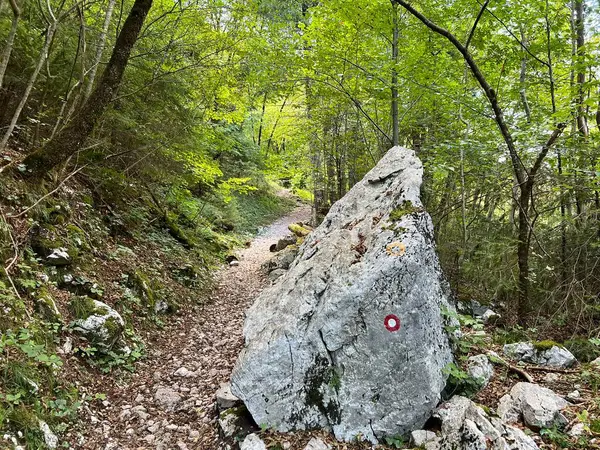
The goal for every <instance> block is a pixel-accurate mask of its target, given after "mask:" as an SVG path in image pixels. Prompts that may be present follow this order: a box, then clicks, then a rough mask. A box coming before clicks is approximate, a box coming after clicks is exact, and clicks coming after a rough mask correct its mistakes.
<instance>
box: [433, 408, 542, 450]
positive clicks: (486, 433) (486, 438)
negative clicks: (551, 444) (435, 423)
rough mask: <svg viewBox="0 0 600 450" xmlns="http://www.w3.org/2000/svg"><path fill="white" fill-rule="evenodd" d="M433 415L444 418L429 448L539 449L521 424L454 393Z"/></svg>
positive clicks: (468, 449)
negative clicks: (510, 422)
mask: <svg viewBox="0 0 600 450" xmlns="http://www.w3.org/2000/svg"><path fill="white" fill-rule="evenodd" d="M434 417H436V418H437V419H439V420H440V421H441V425H442V431H441V436H440V437H436V438H435V439H431V440H428V441H427V442H426V443H425V448H426V449H428V450H433V449H435V450H456V449H460V450H487V449H493V450H538V446H537V444H536V443H535V442H534V441H533V439H531V438H530V437H529V436H527V435H526V434H525V433H523V432H522V431H521V430H519V429H518V428H514V427H511V426H510V425H505V424H503V423H502V422H501V421H500V420H498V419H495V418H490V417H488V416H487V414H486V413H485V411H484V410H483V409H482V408H481V407H479V406H477V405H476V404H475V403H473V402H472V401H471V400H469V399H467V398H465V397H461V396H455V397H452V398H451V399H450V400H449V401H448V402H446V403H444V404H442V405H440V407H439V408H438V409H437V410H436V412H435V414H434Z"/></svg>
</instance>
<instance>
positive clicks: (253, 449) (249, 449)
mask: <svg viewBox="0 0 600 450" xmlns="http://www.w3.org/2000/svg"><path fill="white" fill-rule="evenodd" d="M240 450H267V446H266V445H265V443H264V442H263V440H262V439H261V438H259V437H258V436H257V435H256V434H254V433H253V434H249V435H248V436H246V438H245V439H244V441H243V442H242V443H241V444H240Z"/></svg>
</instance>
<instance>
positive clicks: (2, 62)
mask: <svg viewBox="0 0 600 450" xmlns="http://www.w3.org/2000/svg"><path fill="white" fill-rule="evenodd" d="M9 2H10V7H11V8H12V11H13V19H12V24H11V26H10V32H9V33H8V37H7V38H6V43H5V44H4V51H3V52H2V58H0V89H2V84H3V81H4V74H5V73H6V68H7V67H8V61H9V60H10V55H11V53H12V50H13V43H14V42H15V36H16V34H17V25H18V24H19V17H20V16H21V10H20V9H19V5H17V1H16V0H9Z"/></svg>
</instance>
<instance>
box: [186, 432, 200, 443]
mask: <svg viewBox="0 0 600 450" xmlns="http://www.w3.org/2000/svg"><path fill="white" fill-rule="evenodd" d="M188 439H189V440H190V441H192V442H196V441H198V439H200V432H199V431H198V430H190V433H189V434H188Z"/></svg>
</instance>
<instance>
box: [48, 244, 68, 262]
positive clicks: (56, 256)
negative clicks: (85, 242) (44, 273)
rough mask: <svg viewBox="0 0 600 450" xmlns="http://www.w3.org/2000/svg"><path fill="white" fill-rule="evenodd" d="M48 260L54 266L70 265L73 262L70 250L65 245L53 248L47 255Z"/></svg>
mask: <svg viewBox="0 0 600 450" xmlns="http://www.w3.org/2000/svg"><path fill="white" fill-rule="evenodd" d="M46 262H47V263H48V264H50V265H52V266H68V265H69V264H71V263H72V262H73V258H71V255H69V251H68V250H67V249H66V248H64V247H59V248H55V249H52V251H51V252H50V254H49V255H48V256H47V257H46Z"/></svg>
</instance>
